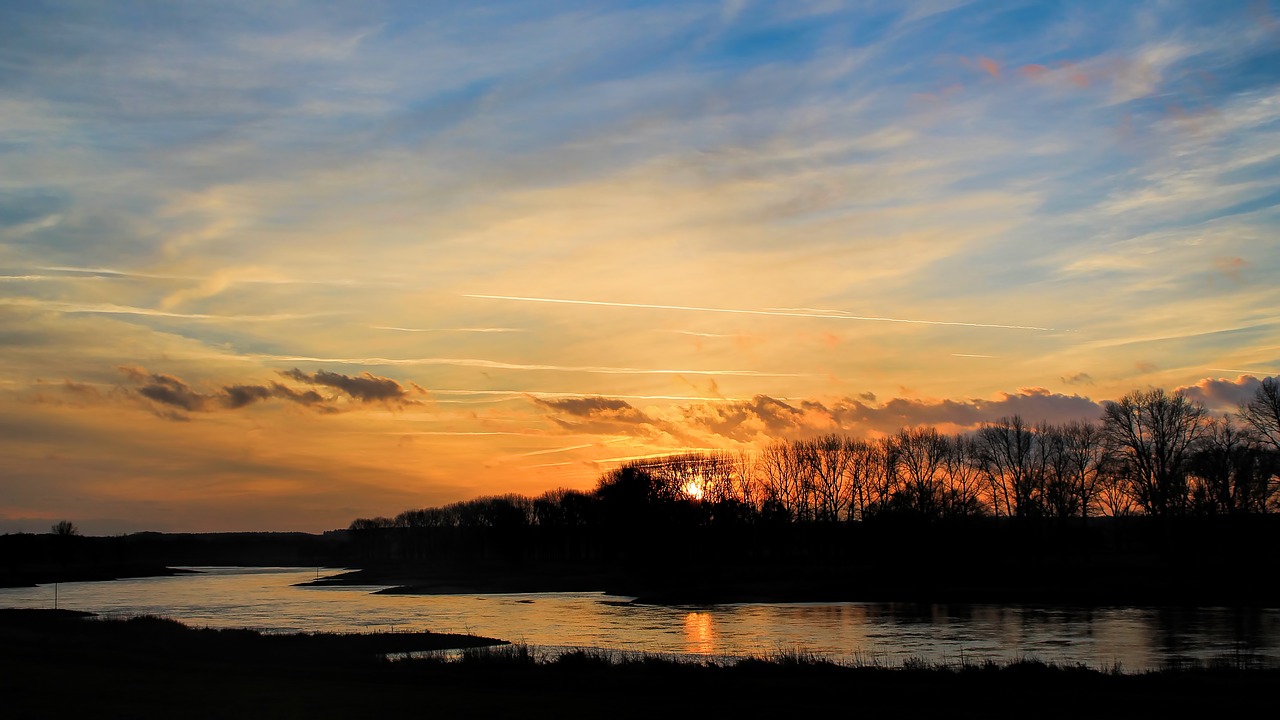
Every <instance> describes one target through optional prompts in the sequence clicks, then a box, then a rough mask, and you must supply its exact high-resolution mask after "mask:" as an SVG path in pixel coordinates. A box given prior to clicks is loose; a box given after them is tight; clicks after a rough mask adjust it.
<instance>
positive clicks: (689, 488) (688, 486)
mask: <svg viewBox="0 0 1280 720" xmlns="http://www.w3.org/2000/svg"><path fill="white" fill-rule="evenodd" d="M680 492H682V493H684V496H685V497H687V498H689V499H690V500H701V499H702V483H700V482H698V481H697V480H690V481H689V482H687V483H685V484H684V486H683V487H681V488H680Z"/></svg>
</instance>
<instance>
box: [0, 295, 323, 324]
mask: <svg viewBox="0 0 1280 720" xmlns="http://www.w3.org/2000/svg"><path fill="white" fill-rule="evenodd" d="M0 305H16V306H19V307H33V308H40V309H42V310H52V311H54V312H61V313H88V314H94V315H142V316H145V317H161V318H180V319H183V320H221V321H235V322H274V321H279V320H297V319H298V318H304V317H316V314H314V313H312V314H307V315H298V314H292V313H281V314H278V315H209V314H205V313H175V312H165V311H164V310H153V309H151V308H140V307H130V306H128V305H116V304H114V303H91V304H81V303H69V302H55V301H51V300H35V299H32V298H0Z"/></svg>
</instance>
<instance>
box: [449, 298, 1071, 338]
mask: <svg viewBox="0 0 1280 720" xmlns="http://www.w3.org/2000/svg"><path fill="white" fill-rule="evenodd" d="M463 297H469V298H479V299H484V300H510V301H514V302H533V303H556V304H564V305H595V306H600V307H622V308H638V309H647V310H681V311H686V312H704V313H728V314H732V315H770V316H775V317H797V318H820V319H827V320H857V321H862V322H886V323H905V324H909V325H948V326H954V327H974V328H997V329H1002V330H1043V331H1049V330H1052V329H1053V328H1045V327H1033V326H1029V325H999V324H994V323H974V322H960V321H950V320H908V319H904V318H891V317H873V316H867V315H854V314H853V313H847V312H843V311H839V310H812V309H809V308H775V309H765V310H742V309H733V308H713V307H692V306H687V305H656V304H649V303H620V302H606V301H602V300H565V299H561V298H544V297H518V296H512V295H475V294H465V295H463Z"/></svg>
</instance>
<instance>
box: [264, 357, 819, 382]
mask: <svg viewBox="0 0 1280 720" xmlns="http://www.w3.org/2000/svg"><path fill="white" fill-rule="evenodd" d="M246 357H254V358H257V359H259V360H267V361H275V362H288V363H303V362H305V363H329V364H334V365H455V366H459V367H478V368H489V369H492V370H551V371H556V372H581V373H592V374H597V375H732V376H737V377H808V376H807V375H803V374H800V373H770V372H760V371H758V370H687V369H664V368H655V369H649V368H629V367H602V366H594V365H581V366H579V365H526V364H521V363H506V362H498V361H497V360H482V359H478V358H434V357H432V358H400V359H397V358H378V357H370V358H322V357H304V356H294V355H249V356H246Z"/></svg>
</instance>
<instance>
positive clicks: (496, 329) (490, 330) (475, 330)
mask: <svg viewBox="0 0 1280 720" xmlns="http://www.w3.org/2000/svg"><path fill="white" fill-rule="evenodd" d="M369 327H371V328H373V329H374V330H395V331H397V332H411V333H434V332H469V333H513V332H528V330H525V329H524V328H509V327H469V328H407V327H395V326H391V325H370V326H369Z"/></svg>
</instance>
